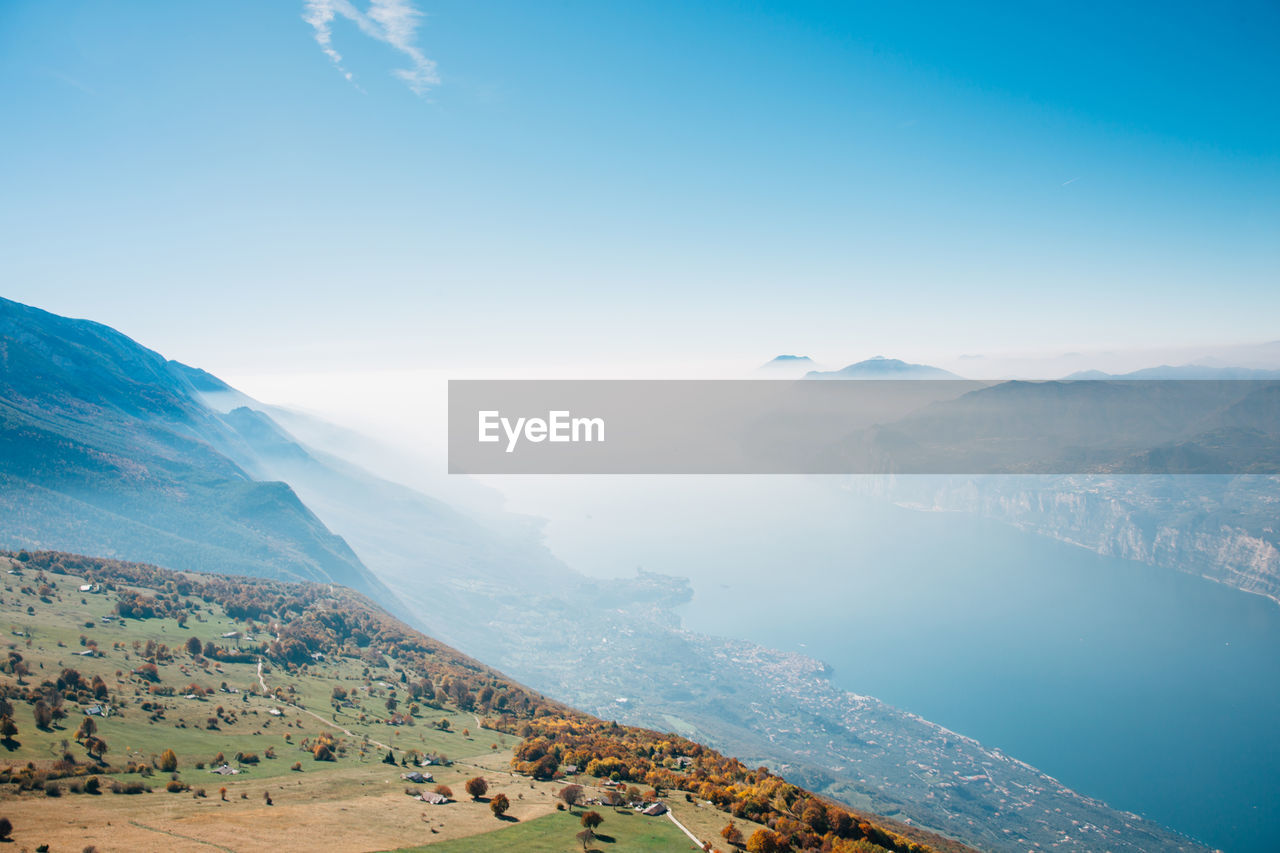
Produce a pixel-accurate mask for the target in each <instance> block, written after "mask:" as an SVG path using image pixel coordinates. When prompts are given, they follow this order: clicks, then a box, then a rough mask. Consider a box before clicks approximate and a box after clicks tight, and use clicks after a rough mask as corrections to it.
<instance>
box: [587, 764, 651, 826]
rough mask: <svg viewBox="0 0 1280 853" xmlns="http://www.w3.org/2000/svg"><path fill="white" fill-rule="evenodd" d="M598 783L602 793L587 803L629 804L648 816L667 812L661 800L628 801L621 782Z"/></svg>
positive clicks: (617, 806)
mask: <svg viewBox="0 0 1280 853" xmlns="http://www.w3.org/2000/svg"><path fill="white" fill-rule="evenodd" d="M566 769H567V768H566ZM600 784H601V787H603V788H604V789H605V791H604V793H602V794H601V795H600V796H598V797H590V798H588V800H587V805H591V806H609V807H611V808H622V807H624V806H631V807H632V808H633V809H635V810H636V811H638V812H640V814H645V815H649V816H650V817H656V816H658V815H664V814H666V813H667V806H666V804H665V803H663V802H662V801H661V800H655V801H653V802H644V801H637V800H631V801H628V800H627V797H626V795H625V789H626V786H625V785H624V784H622V783H621V782H614V781H612V780H609V779H606V780H605V781H604V782H601V783H600Z"/></svg>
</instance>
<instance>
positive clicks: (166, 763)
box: [160, 749, 178, 773]
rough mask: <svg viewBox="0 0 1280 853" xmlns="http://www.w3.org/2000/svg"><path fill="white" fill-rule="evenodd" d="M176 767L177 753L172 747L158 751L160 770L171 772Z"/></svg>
mask: <svg viewBox="0 0 1280 853" xmlns="http://www.w3.org/2000/svg"><path fill="white" fill-rule="evenodd" d="M177 769H178V755H177V753H175V752H174V751H173V750H172V749H166V750H165V751H164V752H162V753H160V771H161V772H162V773H172V772H174V771H175V770H177Z"/></svg>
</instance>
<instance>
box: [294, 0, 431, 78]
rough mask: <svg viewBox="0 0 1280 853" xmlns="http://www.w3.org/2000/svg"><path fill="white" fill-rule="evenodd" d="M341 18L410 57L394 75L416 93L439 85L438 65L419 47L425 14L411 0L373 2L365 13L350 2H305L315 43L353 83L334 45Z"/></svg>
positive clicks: (320, 0) (350, 74) (331, 0)
mask: <svg viewBox="0 0 1280 853" xmlns="http://www.w3.org/2000/svg"><path fill="white" fill-rule="evenodd" d="M338 17H342V18H346V19H347V20H348V21H351V22H352V23H354V24H355V25H356V26H357V27H359V28H360V31H361V32H362V33H364V34H365V35H367V36H369V37H370V38H373V39H376V40H378V41H380V42H382V43H383V44H386V45H389V46H391V47H393V48H395V49H396V50H398V51H400V53H402V54H404V55H405V56H406V57H408V59H409V67H408V68H398V69H396V70H395V71H393V72H391V73H392V74H394V75H395V76H396V77H399V78H400V79H401V80H403V81H404V82H405V83H406V84H407V85H408V86H409V88H410V89H412V90H413V92H414V93H415V94H418V95H421V94H423V93H425V92H426V91H427V90H428V89H430V88H431V87H432V86H436V85H439V83H440V75H439V74H438V73H437V71H436V64H435V62H434V61H433V60H431V59H428V58H427V56H426V54H424V53H423V52H422V49H421V48H419V47H418V45H417V36H418V23H419V21H420V20H421V18H422V13H421V12H419V11H418V10H417V9H415V8H414V6H413V4H412V3H410V2H409V0H370V2H369V7H368V9H366V10H365V11H363V12H362V11H360V10H359V9H357V8H356V7H355V5H354V4H353V3H352V2H350V0H306V2H305V3H304V4H303V13H302V19H303V20H304V21H306V22H307V23H308V24H310V25H311V27H312V29H314V30H315V39H316V44H318V45H320V49H321V50H322V51H324V54H325V56H327V57H329V59H330V60H332V62H333V64H334V66H336V67H337V69H338V70H339V71H340V72H342V76H344V77H346V78H347V79H348V80H353V79H354V76H353V75H352V73H351V72H350V71H349V70H347V68H346V66H345V65H343V60H342V54H340V53H338V51H337V49H336V48H335V47H334V46H333V22H334V19H335V18H338Z"/></svg>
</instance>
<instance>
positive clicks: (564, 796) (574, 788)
mask: <svg viewBox="0 0 1280 853" xmlns="http://www.w3.org/2000/svg"><path fill="white" fill-rule="evenodd" d="M559 796H560V799H561V800H563V801H564V804H565V805H566V806H568V807H569V811H570V812H572V811H573V807H574V806H576V805H577V804H578V803H580V802H582V786H581V785H565V786H564V787H563V788H561V789H560V794H559Z"/></svg>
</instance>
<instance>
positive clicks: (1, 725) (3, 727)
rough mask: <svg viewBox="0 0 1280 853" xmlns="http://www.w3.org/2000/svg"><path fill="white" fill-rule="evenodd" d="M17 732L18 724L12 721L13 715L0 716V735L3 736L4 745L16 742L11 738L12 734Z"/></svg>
mask: <svg viewBox="0 0 1280 853" xmlns="http://www.w3.org/2000/svg"><path fill="white" fill-rule="evenodd" d="M17 733H18V724H17V723H15V722H14V721H13V717H10V716H8V715H5V716H4V717H3V718H0V736H3V738H4V743H5V744H6V745H7V744H12V743H16V742H17V741H15V740H14V739H13V736H14V735H16V734H17Z"/></svg>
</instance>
